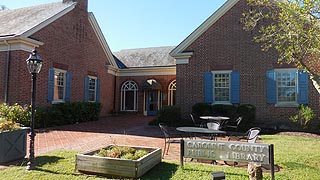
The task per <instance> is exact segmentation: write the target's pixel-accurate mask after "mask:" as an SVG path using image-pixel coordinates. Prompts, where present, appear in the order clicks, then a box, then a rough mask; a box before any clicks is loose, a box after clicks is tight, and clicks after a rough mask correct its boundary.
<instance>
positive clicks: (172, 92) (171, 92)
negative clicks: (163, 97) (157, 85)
mask: <svg viewBox="0 0 320 180" xmlns="http://www.w3.org/2000/svg"><path fill="white" fill-rule="evenodd" d="M175 104H176V80H174V81H172V82H171V83H170V84H169V88H168V105H169V106H173V105H175Z"/></svg>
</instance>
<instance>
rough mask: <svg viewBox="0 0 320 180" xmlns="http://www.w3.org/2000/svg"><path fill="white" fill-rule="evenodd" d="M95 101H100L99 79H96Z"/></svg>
mask: <svg viewBox="0 0 320 180" xmlns="http://www.w3.org/2000/svg"><path fill="white" fill-rule="evenodd" d="M96 102H100V79H97V90H96Z"/></svg>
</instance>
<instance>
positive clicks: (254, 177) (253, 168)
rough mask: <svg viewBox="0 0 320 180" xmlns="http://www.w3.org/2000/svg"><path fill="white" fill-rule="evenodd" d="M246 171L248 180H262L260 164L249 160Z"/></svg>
mask: <svg viewBox="0 0 320 180" xmlns="http://www.w3.org/2000/svg"><path fill="white" fill-rule="evenodd" d="M248 173H249V179H250V180H262V178H263V176H262V169H261V164H258V163H253V162H250V163H249V164H248Z"/></svg>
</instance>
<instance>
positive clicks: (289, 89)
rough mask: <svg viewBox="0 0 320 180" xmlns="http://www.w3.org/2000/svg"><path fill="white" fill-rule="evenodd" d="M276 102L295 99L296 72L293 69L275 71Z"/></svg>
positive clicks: (293, 100)
mask: <svg viewBox="0 0 320 180" xmlns="http://www.w3.org/2000/svg"><path fill="white" fill-rule="evenodd" d="M277 85H278V89H277V90H278V102H295V101H296V91H297V87H296V73H295V71H285V72H277Z"/></svg>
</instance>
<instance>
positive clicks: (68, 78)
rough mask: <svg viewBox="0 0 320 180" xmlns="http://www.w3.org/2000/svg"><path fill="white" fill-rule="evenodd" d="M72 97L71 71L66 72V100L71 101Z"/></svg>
mask: <svg viewBox="0 0 320 180" xmlns="http://www.w3.org/2000/svg"><path fill="white" fill-rule="evenodd" d="M70 98H71V72H69V71H68V72H67V73H66V96H65V101H66V102H70Z"/></svg>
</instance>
